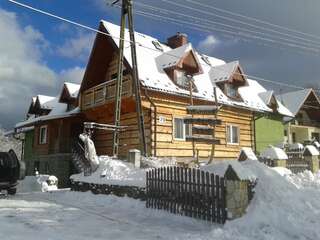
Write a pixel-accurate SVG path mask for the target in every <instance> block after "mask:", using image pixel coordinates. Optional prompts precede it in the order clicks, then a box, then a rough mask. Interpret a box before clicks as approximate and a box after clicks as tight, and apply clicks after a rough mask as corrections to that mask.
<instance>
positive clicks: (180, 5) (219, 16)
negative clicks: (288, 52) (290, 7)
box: [160, 0, 311, 41]
mask: <svg viewBox="0 0 320 240" xmlns="http://www.w3.org/2000/svg"><path fill="white" fill-rule="evenodd" d="M160 1H162V2H165V3H168V4H171V5H174V6H178V7H180V8H185V9H189V10H192V11H193V12H199V13H202V14H206V15H210V16H215V17H218V18H221V19H224V20H227V21H230V22H234V23H237V24H243V25H247V26H250V27H252V28H257V29H261V30H265V31H270V32H274V33H279V31H277V30H273V29H270V28H265V27H261V26H258V25H256V24H251V23H248V22H244V21H241V20H237V19H234V18H230V17H227V16H223V15H219V14H216V13H213V12H208V11H205V10H201V9H197V8H193V7H190V6H187V5H184V4H179V3H176V2H174V1H170V0H160ZM282 34H283V33H282ZM310 41H311V40H310Z"/></svg>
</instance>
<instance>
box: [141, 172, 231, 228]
mask: <svg viewBox="0 0 320 240" xmlns="http://www.w3.org/2000/svg"><path fill="white" fill-rule="evenodd" d="M225 184H226V183H225V179H224V178H223V177H220V176H218V175H214V174H212V173H209V172H205V171H201V170H199V169H190V168H182V167H175V166H174V167H162V168H157V169H152V170H150V171H148V172H147V173H146V198H147V202H146V207H147V208H157V209H163V210H167V211H170V212H171V213H175V214H181V215H185V216H189V217H193V218H197V219H203V220H206V221H210V222H217V223H222V224H223V223H225V221H226V219H227V210H226V185H225Z"/></svg>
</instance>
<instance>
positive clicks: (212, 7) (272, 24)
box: [185, 0, 320, 39]
mask: <svg viewBox="0 0 320 240" xmlns="http://www.w3.org/2000/svg"><path fill="white" fill-rule="evenodd" d="M185 1H186V2H190V3H192V4H196V5H199V6H202V7H205V8H210V9H214V10H216V11H220V12H223V13H228V14H230V15H233V16H237V17H242V18H245V19H248V20H252V21H255V22H258V23H262V24H265V25H268V26H272V27H276V28H279V29H283V30H286V31H289V32H294V33H298V34H301V35H304V36H309V37H313V38H316V39H320V36H316V35H314V34H309V33H305V32H301V31H298V30H296V29H291V28H288V27H284V26H281V25H278V24H274V23H271V22H268V21H265V20H261V19H257V18H253V17H248V16H245V15H243V14H239V13H235V12H232V11H228V10H225V9H222V8H217V7H214V6H212V5H207V4H204V3H200V2H197V1H192V0H185Z"/></svg>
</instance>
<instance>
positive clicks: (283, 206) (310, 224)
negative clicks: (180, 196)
mask: <svg viewBox="0 0 320 240" xmlns="http://www.w3.org/2000/svg"><path fill="white" fill-rule="evenodd" d="M246 167H247V168H248V170H250V171H252V172H253V173H254V174H255V175H256V176H257V177H258V184H257V186H256V188H255V195H254V198H253V200H252V201H251V203H250V205H249V207H248V209H247V214H246V215H245V216H243V217H242V218H239V219H237V220H233V221H228V222H227V223H226V224H225V226H224V227H223V228H218V229H214V230H213V231H212V239H214V238H215V239H219V238H220V239H230V240H231V239H238V240H249V239H250V240H251V239H257V240H267V239H279V240H280V239H281V240H291V239H320V230H319V223H320V220H319V219H320V211H319V209H320V201H319V198H320V185H319V179H320V177H319V174H318V175H316V176H315V177H314V178H312V177H311V175H312V174H310V173H304V174H300V175H299V174H298V175H293V176H286V177H282V176H281V175H280V174H278V173H277V172H276V171H274V170H272V169H271V168H269V167H267V166H265V165H264V164H262V163H260V162H256V161H249V162H248V163H247V165H246ZM305 186H308V188H306V187H305Z"/></svg>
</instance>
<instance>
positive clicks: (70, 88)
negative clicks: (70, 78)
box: [59, 82, 80, 104]
mask: <svg viewBox="0 0 320 240" xmlns="http://www.w3.org/2000/svg"><path fill="white" fill-rule="evenodd" d="M79 90H80V85H79V84H75V83H69V82H65V83H64V84H63V88H62V90H61V93H60V96H59V102H60V103H67V104H68V103H70V102H72V101H74V100H75V99H76V98H77V97H78V93H79Z"/></svg>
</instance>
